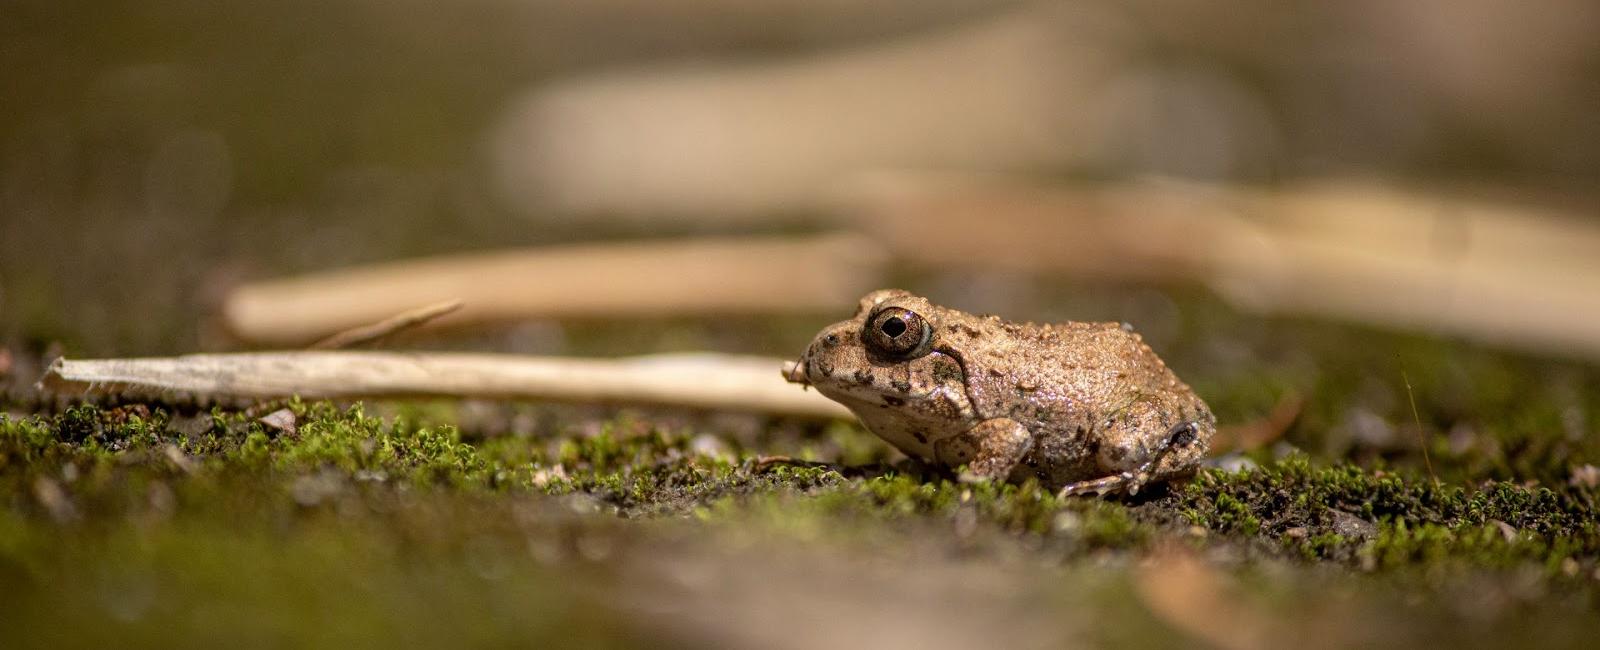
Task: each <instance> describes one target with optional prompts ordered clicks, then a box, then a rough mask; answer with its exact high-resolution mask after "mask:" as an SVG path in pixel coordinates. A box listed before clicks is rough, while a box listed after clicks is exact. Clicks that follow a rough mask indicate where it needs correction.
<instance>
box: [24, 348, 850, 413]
mask: <svg viewBox="0 0 1600 650" xmlns="http://www.w3.org/2000/svg"><path fill="white" fill-rule="evenodd" d="M781 365H782V362H781V361H780V360H777V359H765V358H760V357H744V356H732V355H719V354H684V355H660V356H649V357H634V358H627V359H607V360H599V359H574V358H553V357H530V356H515V355H496V354H467V353H396V352H348V351H346V352H265V353H254V354H197V355H188V356H182V357H171V358H149V359H96V360H81V361H74V360H67V359H59V360H57V361H56V362H55V363H54V364H52V365H51V366H50V369H49V371H48V372H47V373H46V374H45V377H44V379H43V380H42V381H41V382H40V384H41V385H40V388H41V389H42V390H45V391H48V392H50V393H53V394H56V395H63V396H69V397H74V398H82V397H96V396H109V397H116V398H121V399H155V400H162V399H172V398H175V397H185V398H193V399H197V400H199V401H202V402H217V401H225V400H257V401H259V400H264V399H272V398H281V397H289V396H292V395H298V396H300V397H304V398H307V399H361V398H396V397H473V398H493V399H530V400H550V401H561V402H583V403H598V404H628V405H654V406H667V407H678V408H691V409H707V410H716V411H737V412H753V413H769V414H774V415H785V416H793V417H807V418H849V417H851V416H850V413H849V412H848V411H846V410H845V409H844V407H842V406H840V405H839V404H837V403H834V402H832V401H830V400H828V399H827V398H825V397H822V396H821V395H819V394H817V393H813V392H808V391H804V390H802V389H801V388H800V387H798V386H795V385H793V384H789V383H787V382H785V381H784V380H783V378H782V377H780V376H779V373H778V369H779V367H780V366H781Z"/></svg>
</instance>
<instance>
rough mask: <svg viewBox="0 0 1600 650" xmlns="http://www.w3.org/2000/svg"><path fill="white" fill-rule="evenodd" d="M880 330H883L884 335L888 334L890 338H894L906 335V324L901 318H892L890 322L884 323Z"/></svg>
mask: <svg viewBox="0 0 1600 650" xmlns="http://www.w3.org/2000/svg"><path fill="white" fill-rule="evenodd" d="M879 329H881V330H883V333H884V334H888V335H889V337H890V338H894V337H896V336H900V335H901V334H905V333H906V322H905V321H903V320H900V317H899V316H891V317H889V320H886V321H883V325H882V326H880V327H879Z"/></svg>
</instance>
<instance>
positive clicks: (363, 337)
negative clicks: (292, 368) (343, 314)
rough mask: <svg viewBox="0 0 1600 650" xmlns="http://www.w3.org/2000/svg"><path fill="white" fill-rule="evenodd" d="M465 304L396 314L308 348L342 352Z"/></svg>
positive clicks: (444, 304) (456, 302) (448, 303)
mask: <svg viewBox="0 0 1600 650" xmlns="http://www.w3.org/2000/svg"><path fill="white" fill-rule="evenodd" d="M464 304H466V303H463V302H461V301H460V300H448V301H445V302H441V303H437V304H433V305H428V306H426V307H420V308H417V309H413V310H411V311H408V312H404V313H400V314H397V315H395V316H393V317H391V318H386V319H384V320H381V321H378V322H376V323H373V324H371V325H363V326H361V327H356V328H352V329H347V330H345V331H343V332H339V333H338V334H334V335H333V336H330V337H328V338H325V339H322V340H321V341H317V342H316V343H312V344H311V345H310V346H308V349H311V350H343V349H346V348H353V347H356V346H358V345H364V344H367V343H371V342H373V341H377V340H379V339H382V338H385V337H388V336H391V335H393V334H395V333H397V332H400V331H403V330H408V329H411V328H413V327H418V326H420V325H423V324H425V323H427V322H429V321H432V320H433V319H436V318H438V317H440V316H444V315H445V314H448V313H450V312H453V311H456V310H458V309H461V306H462V305H464Z"/></svg>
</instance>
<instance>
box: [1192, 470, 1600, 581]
mask: <svg viewBox="0 0 1600 650" xmlns="http://www.w3.org/2000/svg"><path fill="white" fill-rule="evenodd" d="M1179 502H1180V506H1179V507H1180V509H1181V512H1182V514H1183V516H1184V518H1185V519H1186V520H1187V521H1189V522H1190V523H1193V524H1195V525H1199V526H1204V527H1207V528H1209V529H1211V530H1213V531H1217V532H1222V533H1227V534H1230V535H1234V536H1242V537H1256V536H1261V537H1265V538H1267V539H1269V540H1278V541H1279V542H1280V543H1281V544H1282V545H1283V546H1284V547H1285V548H1287V549H1290V550H1293V551H1297V552H1298V553H1299V554H1301V555H1302V556H1305V557H1308V558H1330V559H1341V560H1352V561H1355V560H1359V561H1360V562H1361V563H1362V564H1363V565H1364V566H1366V567H1367V568H1378V567H1385V568H1392V567H1400V566H1405V565H1407V564H1415V563H1421V564H1429V563H1433V562H1438V561H1443V560H1446V559H1449V560H1451V561H1461V562H1465V563H1467V564H1471V565H1479V566H1506V565H1508V564H1510V563H1514V562H1516V561H1523V560H1526V561H1533V562H1537V563H1541V564H1549V563H1551V562H1559V561H1560V560H1561V559H1563V558H1566V557H1569V556H1572V555H1574V554H1578V555H1582V556H1585V557H1588V558H1591V559H1592V558H1594V557H1595V556H1596V555H1597V554H1600V529H1597V523H1596V521H1597V519H1596V512H1595V494H1594V491H1593V490H1583V489H1577V488H1565V489H1562V490H1550V489H1546V488H1528V487H1524V486H1521V485H1518V484H1513V483H1508V482H1503V481H1489V482H1485V483H1484V484H1482V485H1480V486H1477V487H1473V488H1464V487H1459V486H1450V485H1443V484H1437V483H1434V482H1432V481H1430V480H1425V479H1420V478H1418V477H1415V476H1404V475H1400V474H1395V473H1388V472H1372V471H1366V470H1362V469H1360V468H1357V467H1355V466H1352V465H1338V466H1334V467H1326V468H1316V467H1313V466H1312V465H1311V464H1310V462H1309V461H1308V460H1307V459H1306V458H1305V457H1303V456H1296V457H1291V458H1289V459H1286V460H1285V461H1283V462H1281V463H1277V464H1273V465H1267V466H1264V467H1262V468H1259V469H1254V470H1248V471H1244V472H1238V473H1228V472H1222V471H1217V470H1210V471H1205V472H1201V473H1200V475H1199V476H1197V477H1196V478H1195V480H1194V481H1193V482H1191V483H1190V484H1189V485H1188V486H1186V487H1185V488H1184V490H1183V492H1182V493H1181V495H1180V496H1179ZM1351 529H1354V530H1355V533H1351V532H1350V530H1351Z"/></svg>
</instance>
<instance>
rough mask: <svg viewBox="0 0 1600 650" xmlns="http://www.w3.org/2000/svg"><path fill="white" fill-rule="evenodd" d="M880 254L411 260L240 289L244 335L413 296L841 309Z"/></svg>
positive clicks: (687, 310) (567, 305)
mask: <svg viewBox="0 0 1600 650" xmlns="http://www.w3.org/2000/svg"><path fill="white" fill-rule="evenodd" d="M885 262H886V259H885V257H884V255H883V254H882V253H881V251H879V250H878V249H877V248H876V247H875V246H873V245H872V244H871V243H870V242H868V241H866V240H864V239H862V238H861V237H858V236H854V235H842V234H834V235H823V236H811V237H789V238H776V237H772V238H716V239H688V240H676V241H647V242H627V243H610V244H586V245H574V246H562V247H550V248H540V249H528V250H513V251H499V252H491V253H480V254H471V255H458V256H452V257H437V258H428V259H418V260H407V261H401V262H394V263H388V264H382V265H377V266H369V267H362V268H353V269H344V270H337V271H329V272H325V273H317V274H312V275H306V276H301V277H296V278H286V279H281V280H273V281H268V282H261V283H256V284H248V285H245V286H241V287H238V288H237V289H235V290H234V291H233V292H232V293H231V294H230V295H229V296H228V297H227V299H226V300H225V303H224V305H223V310H222V311H223V318H224V321H225V323H226V325H227V327H228V328H229V330H230V331H232V332H233V333H234V334H235V335H236V336H238V337H239V338H241V339H243V340H245V341H249V342H253V343H262V344H280V345H303V344H304V343H305V342H307V341H312V340H316V339H319V338H322V337H327V336H329V335H331V334H333V333H335V332H340V331H345V330H349V329H351V328H355V327H360V326H365V325H367V324H369V323H374V322H376V321H379V320H381V319H384V318H388V317H390V316H391V315H392V314H395V313H398V312H401V311H403V310H407V309H411V308H414V307H415V306H416V305H418V304H429V303H438V302H445V301H460V302H463V303H465V305H464V306H463V307H462V308H461V309H460V310H458V311H455V312H454V313H451V314H448V315H442V316H441V317H439V318H438V319H437V320H435V321H433V323H434V324H439V325H457V326H460V325H466V324H475V323H483V322H491V321H511V320H519V319H529V318H549V317H563V316H567V317H570V316H595V317H640V316H661V315H673V314H707V313H792V312H806V311H827V310H837V309H839V308H840V306H841V305H849V304H851V303H853V302H854V301H855V300H856V298H858V297H860V295H861V294H863V293H865V292H866V291H869V290H871V289H874V288H876V285H877V284H878V281H879V278H881V277H882V273H883V265H884V263H885Z"/></svg>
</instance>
